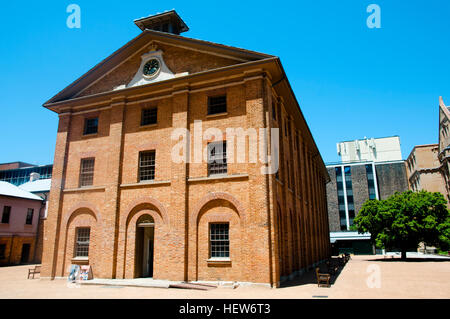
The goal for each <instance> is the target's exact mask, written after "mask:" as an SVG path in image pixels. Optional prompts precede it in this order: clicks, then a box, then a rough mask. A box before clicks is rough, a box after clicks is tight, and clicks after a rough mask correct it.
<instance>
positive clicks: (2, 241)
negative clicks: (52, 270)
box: [0, 181, 45, 265]
mask: <svg viewBox="0 0 450 319" xmlns="http://www.w3.org/2000/svg"><path fill="white" fill-rule="evenodd" d="M44 207H45V206H44V201H43V200H42V198H41V197H39V196H37V195H35V194H32V193H30V192H28V191H25V190H23V189H21V188H19V187H17V186H15V185H13V184H11V183H8V182H3V181H0V265H9V264H20V263H29V262H39V261H40V252H38V250H39V248H38V249H36V247H37V244H36V243H37V241H36V239H37V235H38V231H39V229H40V227H39V223H40V216H41V214H42V213H43V211H44Z"/></svg>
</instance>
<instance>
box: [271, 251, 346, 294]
mask: <svg viewBox="0 0 450 319" xmlns="http://www.w3.org/2000/svg"><path fill="white" fill-rule="evenodd" d="M331 264H335V265H338V269H337V270H336V272H335V273H334V274H331V278H330V285H331V286H332V285H334V283H335V282H336V280H337V278H338V277H339V275H340V274H341V272H342V270H343V269H344V267H345V264H344V265H343V264H342V263H341V262H340V259H339V257H332V258H331ZM317 267H319V269H320V273H324V274H326V273H330V272H329V271H328V270H329V269H328V266H327V264H326V263H325V262H323V263H321V264H320V265H318V266H316V267H314V268H312V269H310V270H308V271H307V272H305V273H304V274H303V275H301V276H300V277H297V278H294V279H292V280H287V281H284V282H282V283H281V284H280V287H279V288H287V287H294V286H301V285H309V284H315V285H317V276H316V268H317ZM323 288H327V287H323Z"/></svg>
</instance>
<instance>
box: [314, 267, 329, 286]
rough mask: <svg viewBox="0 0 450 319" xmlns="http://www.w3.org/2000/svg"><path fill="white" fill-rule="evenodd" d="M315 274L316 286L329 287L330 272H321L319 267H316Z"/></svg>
mask: <svg viewBox="0 0 450 319" xmlns="http://www.w3.org/2000/svg"><path fill="white" fill-rule="evenodd" d="M316 276H317V286H318V287H321V286H324V287H330V279H331V275H330V274H321V273H320V268H316Z"/></svg>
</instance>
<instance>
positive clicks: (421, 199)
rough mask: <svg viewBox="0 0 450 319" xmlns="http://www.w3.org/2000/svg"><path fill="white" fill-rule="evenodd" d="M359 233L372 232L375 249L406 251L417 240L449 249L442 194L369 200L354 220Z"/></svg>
mask: <svg viewBox="0 0 450 319" xmlns="http://www.w3.org/2000/svg"><path fill="white" fill-rule="evenodd" d="M354 225H355V228H356V229H357V230H358V232H359V233H367V232H369V233H370V234H371V239H372V241H373V242H374V243H375V245H376V246H377V247H378V248H397V249H400V250H401V252H402V258H406V251H407V250H408V249H410V248H415V249H417V247H418V245H419V243H421V242H423V243H425V244H426V245H428V246H435V247H439V248H441V249H442V250H448V249H449V248H450V213H449V210H448V209H447V201H446V200H445V198H444V196H443V195H442V194H441V193H431V192H427V191H420V192H412V191H406V192H403V193H398V192H397V193H395V194H394V195H392V196H390V197H389V198H387V199H385V200H368V201H366V202H365V203H364V205H363V206H362V208H361V210H360V211H359V214H358V215H357V216H356V218H355V219H354Z"/></svg>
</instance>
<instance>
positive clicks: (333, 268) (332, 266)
mask: <svg viewBox="0 0 450 319" xmlns="http://www.w3.org/2000/svg"><path fill="white" fill-rule="evenodd" d="M326 264H327V269H328V273H329V274H331V275H333V276H334V275H336V273H337V271H338V270H339V264H336V263H335V262H333V261H332V260H327V262H326Z"/></svg>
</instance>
